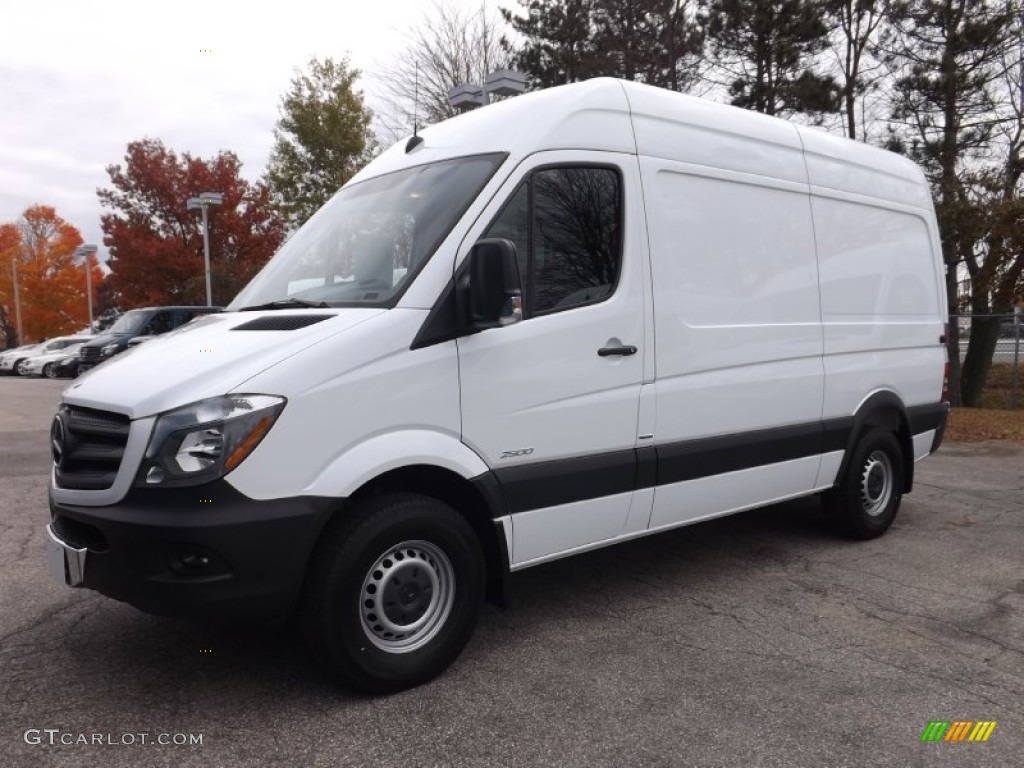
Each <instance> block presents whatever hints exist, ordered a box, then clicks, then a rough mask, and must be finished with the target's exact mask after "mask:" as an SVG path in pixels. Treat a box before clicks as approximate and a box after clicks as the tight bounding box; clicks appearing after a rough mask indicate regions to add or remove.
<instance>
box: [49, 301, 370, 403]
mask: <svg viewBox="0 0 1024 768" xmlns="http://www.w3.org/2000/svg"><path fill="white" fill-rule="evenodd" d="M384 312H387V310H385V309H362V308H358V309H331V310H304V311H303V310H299V311H293V310H289V311H280V310H277V311H268V312H224V313H220V314H213V315H205V316H204V317H201V318H199V319H197V320H194V321H192V322H191V323H189V324H187V325H185V326H182V327H181V328H179V329H177V330H175V331H171V332H170V333H165V334H163V335H161V336H157V337H155V338H153V339H152V340H151V341H147V342H146V343H145V344H139V345H138V346H136V347H132V348H131V349H129V350H128V351H127V352H123V353H121V354H120V355H118V356H117V357H114V358H111V359H110V360H108V361H107V362H105V363H103V364H102V365H99V366H97V367H96V368H93V369H92V370H90V371H89V372H87V373H86V374H84V375H83V376H81V377H80V378H79V379H77V380H76V381H75V383H74V384H72V385H71V386H70V387H68V388H67V389H66V390H64V394H63V400H64V402H66V403H69V404H71V405H79V406H82V407H86V408H99V409H101V410H107V411H114V412H117V413H123V414H126V415H127V416H128V417H129V418H131V419H139V418H144V417H146V416H152V415H154V414H157V413H160V412H162V411H166V410H168V409H170V408H177V407H178V406H181V405H185V404H187V403H193V402H195V401H197V400H202V399H204V398H207V397H214V396H216V395H223V394H225V393H226V392H230V391H231V390H233V389H234V388H236V387H238V386H239V385H241V384H242V383H243V382H245V381H247V380H248V379H250V378H252V377H253V376H255V375H256V374H258V373H261V372H262V371H265V370H267V369H268V368H271V367H272V366H274V365H277V364H278V363H280V362H281V361H282V360H284V359H286V358H288V357H291V356H292V355H294V354H297V353H298V352H301V351H302V350H303V349H306V348H307V347H310V346H312V345H313V344H316V343H318V342H320V341H323V340H324V339H327V338H330V337H331V336H335V335H337V334H339V333H343V332H344V331H346V330H348V329H349V328H352V327H354V326H356V325H359V324H360V323H363V322H366V321H367V320H370V319H371V318H373V317H376V316H377V315H380V314H383V313H384ZM265 394H271V395H272V394H275V393H274V392H267V393H265Z"/></svg>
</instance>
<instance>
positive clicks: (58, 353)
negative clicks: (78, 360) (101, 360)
mask: <svg viewBox="0 0 1024 768" xmlns="http://www.w3.org/2000/svg"><path fill="white" fill-rule="evenodd" d="M81 347H82V345H81V344H73V345H72V346H70V347H64V349H57V350H54V351H53V352H44V353H43V354H41V355H32V356H31V357H30V358H29V360H31V361H33V362H35V361H36V360H41V361H43V362H49V361H50V360H60V359H61V358H63V357H78V350H79V349H80V348H81Z"/></svg>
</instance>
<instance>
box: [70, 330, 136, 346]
mask: <svg viewBox="0 0 1024 768" xmlns="http://www.w3.org/2000/svg"><path fill="white" fill-rule="evenodd" d="M131 335H132V334H130V333H110V332H108V331H104V332H103V334H102V335H100V336H96V337H95V338H92V339H89V340H88V341H87V342H85V344H83V345H82V346H84V347H105V346H106V345H107V344H112V343H113V342H115V341H121V340H123V339H124V338H126V337H129V338H130V337H131Z"/></svg>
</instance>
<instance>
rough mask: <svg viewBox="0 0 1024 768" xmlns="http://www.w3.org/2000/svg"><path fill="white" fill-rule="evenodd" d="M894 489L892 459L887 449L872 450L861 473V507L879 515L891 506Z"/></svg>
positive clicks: (875, 515)
mask: <svg viewBox="0 0 1024 768" xmlns="http://www.w3.org/2000/svg"><path fill="white" fill-rule="evenodd" d="M892 491H893V472H892V460H891V459H890V458H889V455H888V454H887V453H885V451H872V452H871V454H870V455H869V456H868V457H867V459H866V460H865V462H864V466H863V468H862V469H861V473H860V504H861V509H863V510H864V512H865V513H866V514H867V515H869V516H871V517H877V516H878V515H880V514H882V512H884V511H885V509H886V507H888V506H889V500H890V499H891V498H892Z"/></svg>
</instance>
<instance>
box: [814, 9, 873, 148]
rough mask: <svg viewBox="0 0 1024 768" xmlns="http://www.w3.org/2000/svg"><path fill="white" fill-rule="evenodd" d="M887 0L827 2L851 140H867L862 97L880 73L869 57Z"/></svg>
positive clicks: (847, 132)
mask: <svg viewBox="0 0 1024 768" xmlns="http://www.w3.org/2000/svg"><path fill="white" fill-rule="evenodd" d="M885 3H886V0H829V2H828V4H827V6H826V8H827V14H828V24H829V26H830V27H831V37H832V44H831V49H832V52H833V54H834V55H835V58H836V65H837V66H838V68H839V88H840V97H841V100H842V113H841V114H842V120H843V131H844V133H846V135H847V136H849V137H850V138H851V139H856V138H860V139H861V140H864V141H866V140H867V136H866V126H865V125H864V123H866V122H867V115H866V114H865V113H866V112H867V107H866V104H865V96H866V94H867V92H868V91H869V90H870V89H871V87H872V85H874V84H875V83H876V82H877V81H878V80H879V78H880V77H881V76H882V74H883V68H882V66H881V64H880V63H879V62H878V61H877V60H875V59H874V57H873V56H872V54H873V51H874V47H875V46H876V44H877V42H878V33H879V27H880V26H881V24H882V23H883V21H884V20H885V11H884V6H885ZM858 98H859V99H860V100H861V104H860V107H861V109H860V111H861V121H862V124H861V130H860V134H859V135H858V130H857V112H858V109H857V107H858V104H857V101H858Z"/></svg>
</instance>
